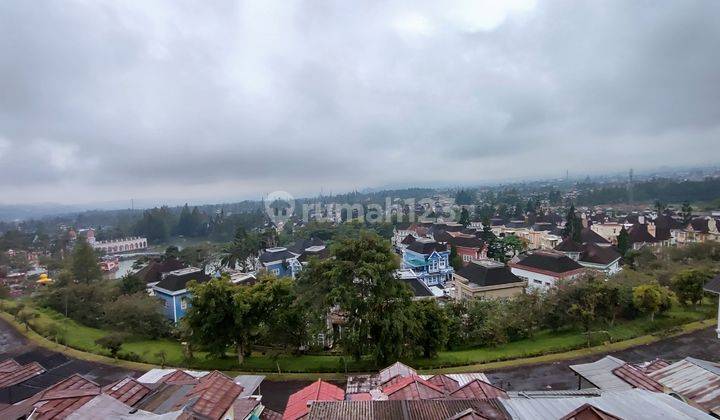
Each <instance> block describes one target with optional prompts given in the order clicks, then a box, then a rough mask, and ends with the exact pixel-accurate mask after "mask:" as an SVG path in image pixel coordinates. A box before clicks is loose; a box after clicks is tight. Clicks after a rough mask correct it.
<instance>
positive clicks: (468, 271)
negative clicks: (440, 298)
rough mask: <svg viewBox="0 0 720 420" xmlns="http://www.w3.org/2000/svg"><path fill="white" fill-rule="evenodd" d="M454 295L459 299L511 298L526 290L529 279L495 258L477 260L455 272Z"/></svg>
mask: <svg viewBox="0 0 720 420" xmlns="http://www.w3.org/2000/svg"><path fill="white" fill-rule="evenodd" d="M452 286H453V297H454V298H455V299H458V300H468V299H478V298H510V297H515V296H518V295H521V294H523V293H524V291H525V287H526V286H527V281H526V280H523V279H521V278H520V277H518V276H516V275H515V274H513V273H512V272H511V271H510V268H508V267H507V266H505V264H502V263H499V262H497V261H493V260H475V261H472V262H470V263H469V264H468V265H467V266H465V267H463V268H461V269H460V270H458V271H457V272H455V273H453V284H452Z"/></svg>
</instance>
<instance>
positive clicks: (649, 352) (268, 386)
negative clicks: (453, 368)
mask: <svg viewBox="0 0 720 420" xmlns="http://www.w3.org/2000/svg"><path fill="white" fill-rule="evenodd" d="M610 354H612V355H613V356H615V357H618V358H620V359H622V360H625V361H626V362H630V363H639V362H643V361H648V360H652V359H655V358H656V357H661V358H663V359H665V360H668V361H670V362H673V361H677V360H680V359H682V358H684V357H686V356H692V357H697V358H699V359H705V360H711V361H720V339H718V338H717V335H716V333H715V329H714V327H710V328H707V329H704V330H701V331H696V332H694V333H690V334H686V335H682V336H679V337H672V338H667V339H665V340H662V341H659V342H655V343H651V344H648V345H644V346H638V347H633V348H631V349H627V350H623V351H619V352H613V353H610ZM10 357H13V358H15V359H16V360H18V361H19V362H21V363H28V362H30V361H33V360H36V361H38V362H39V363H40V364H43V365H44V366H45V365H46V368H48V369H51V372H52V373H53V375H51V376H48V377H47V378H46V380H44V381H43V382H42V383H38V384H36V386H38V387H40V386H50V385H52V384H54V383H56V382H58V381H60V380H62V379H64V378H65V377H67V376H69V375H71V374H73V373H80V374H82V375H85V376H87V377H88V378H90V379H93V380H95V381H96V382H98V383H100V384H102V385H104V384H108V383H111V382H113V381H115V380H117V379H120V378H122V377H124V376H126V375H133V376H138V375H139V374H140V372H134V371H130V370H126V369H122V368H118V367H114V366H108V365H105V364H102V363H97V362H86V361H82V360H77V359H73V358H68V357H66V356H64V355H62V354H59V353H55V352H51V351H48V350H45V349H41V348H38V347H36V346H35V345H33V344H32V343H28V342H27V340H26V339H25V338H24V337H23V336H22V335H20V334H18V333H17V332H16V331H15V330H14V328H13V327H12V326H10V325H9V324H8V323H7V322H5V321H4V320H2V319H0V361H2V360H5V359H7V358H10ZM600 357H602V355H598V356H591V357H583V358H577V359H572V360H567V361H562V362H553V363H540V364H536V365H528V366H521V367H515V368H504V369H498V370H492V371H486V372H485V373H486V374H487V376H488V378H489V379H490V380H491V381H492V382H493V383H494V384H496V385H498V386H501V387H503V388H505V389H507V390H523V389H524V390H541V389H575V388H576V387H577V378H576V377H575V375H574V374H573V373H572V372H571V371H570V369H569V368H568V366H569V365H572V364H577V363H587V362H592V361H595V360H597V359H599V358H600ZM43 376H45V375H43ZM310 383H311V382H310V381H265V382H263V384H262V385H261V386H260V391H261V393H262V395H263V402H264V403H265V405H267V406H268V407H269V408H270V409H272V410H275V411H278V412H282V411H283V410H284V408H285V403H286V402H287V399H288V397H289V396H290V394H292V393H293V392H295V391H297V390H299V389H300V388H302V387H304V386H306V385H308V384H310ZM336 384H337V385H339V386H341V387H344V386H343V385H344V384H343V383H336Z"/></svg>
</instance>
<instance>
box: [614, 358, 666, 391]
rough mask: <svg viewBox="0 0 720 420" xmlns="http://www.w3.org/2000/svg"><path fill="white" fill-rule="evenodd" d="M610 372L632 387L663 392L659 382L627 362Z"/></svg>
mask: <svg viewBox="0 0 720 420" xmlns="http://www.w3.org/2000/svg"><path fill="white" fill-rule="evenodd" d="M612 373H613V374H615V376H617V377H618V378H620V379H622V380H623V381H625V382H627V383H629V384H630V385H632V386H633V387H634V388H640V389H645V390H648V391H654V392H663V386H662V385H661V384H660V383H658V382H657V381H656V380H654V379H652V378H651V377H649V376H648V375H647V374H645V373H644V372H642V371H641V370H640V369H638V368H636V367H634V366H631V365H629V364H627V363H625V364H624V365H622V366H620V367H617V368H615V369H613V371H612Z"/></svg>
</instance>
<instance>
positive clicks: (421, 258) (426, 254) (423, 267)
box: [402, 238, 453, 286]
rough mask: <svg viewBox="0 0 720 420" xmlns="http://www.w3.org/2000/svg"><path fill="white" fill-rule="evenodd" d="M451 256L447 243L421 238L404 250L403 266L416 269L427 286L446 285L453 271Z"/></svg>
mask: <svg viewBox="0 0 720 420" xmlns="http://www.w3.org/2000/svg"><path fill="white" fill-rule="evenodd" d="M449 258H450V250H449V249H448V247H447V245H443V244H439V243H437V242H435V241H433V240H432V239H427V238H419V239H417V240H416V241H414V242H413V243H411V244H410V245H408V247H407V248H405V249H403V250H402V268H403V269H408V270H412V271H414V272H415V273H416V274H417V275H418V278H419V279H420V280H422V281H423V282H424V283H425V284H426V285H427V286H437V285H439V286H444V285H445V282H446V281H448V280H450V279H451V278H452V273H453V268H452V266H451V265H450V260H449Z"/></svg>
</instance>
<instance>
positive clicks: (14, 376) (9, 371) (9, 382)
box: [0, 360, 45, 388]
mask: <svg viewBox="0 0 720 420" xmlns="http://www.w3.org/2000/svg"><path fill="white" fill-rule="evenodd" d="M6 362H8V361H6ZM6 362H4V363H3V365H0V368H2V370H0V388H5V387H8V386H13V385H15V384H19V383H21V382H25V381H27V380H28V379H30V378H33V377H35V376H38V375H42V374H43V373H45V368H43V367H42V366H40V363H38V362H32V363H28V364H26V365H23V366H20V365H19V364H18V363H17V362H15V361H14V360H12V363H6ZM13 368H14V369H13Z"/></svg>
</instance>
